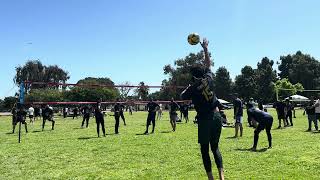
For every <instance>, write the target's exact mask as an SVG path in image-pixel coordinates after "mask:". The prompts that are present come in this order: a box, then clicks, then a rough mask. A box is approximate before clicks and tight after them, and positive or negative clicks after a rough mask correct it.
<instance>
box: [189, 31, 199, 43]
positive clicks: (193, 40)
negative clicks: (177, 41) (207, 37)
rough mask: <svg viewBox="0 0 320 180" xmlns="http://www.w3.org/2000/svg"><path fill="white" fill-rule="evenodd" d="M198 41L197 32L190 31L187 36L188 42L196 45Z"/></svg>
mask: <svg viewBox="0 0 320 180" xmlns="http://www.w3.org/2000/svg"><path fill="white" fill-rule="evenodd" d="M199 42H200V36H199V34H197V33H191V34H189V36H188V43H189V44H191V45H197V44H198V43H199Z"/></svg>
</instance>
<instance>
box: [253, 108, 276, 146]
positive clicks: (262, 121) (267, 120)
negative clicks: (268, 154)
mask: <svg viewBox="0 0 320 180" xmlns="http://www.w3.org/2000/svg"><path fill="white" fill-rule="evenodd" d="M248 108H249V114H250V117H251V118H252V121H253V124H254V125H255V126H256V123H257V122H258V123H259V125H258V126H256V129H255V131H254V141H253V147H252V148H251V150H252V151H256V150H257V144H258V140H259V133H260V132H261V131H262V130H264V129H266V133H267V136H268V142H269V148H272V136H271V127H272V123H273V118H272V116H271V115H270V114H269V113H267V112H264V111H261V110H258V109H255V108H253V107H252V106H250V105H249V107H248Z"/></svg>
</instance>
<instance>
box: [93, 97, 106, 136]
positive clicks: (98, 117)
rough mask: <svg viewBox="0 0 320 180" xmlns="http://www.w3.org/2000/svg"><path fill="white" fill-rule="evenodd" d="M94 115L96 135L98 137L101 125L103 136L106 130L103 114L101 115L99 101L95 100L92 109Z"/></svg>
mask: <svg viewBox="0 0 320 180" xmlns="http://www.w3.org/2000/svg"><path fill="white" fill-rule="evenodd" d="M94 117H95V118H96V123H97V134H98V137H100V125H101V129H102V133H103V136H104V137H106V130H105V128H104V116H103V113H102V110H101V107H100V103H99V102H97V104H96V107H95V110H94Z"/></svg>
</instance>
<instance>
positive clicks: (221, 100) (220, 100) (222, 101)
mask: <svg viewBox="0 0 320 180" xmlns="http://www.w3.org/2000/svg"><path fill="white" fill-rule="evenodd" d="M218 101H219V102H220V103H221V104H230V102H228V101H226V100H223V99H218Z"/></svg>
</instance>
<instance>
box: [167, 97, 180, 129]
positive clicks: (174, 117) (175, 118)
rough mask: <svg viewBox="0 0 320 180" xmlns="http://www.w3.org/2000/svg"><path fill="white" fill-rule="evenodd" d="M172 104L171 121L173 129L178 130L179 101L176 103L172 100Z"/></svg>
mask: <svg viewBox="0 0 320 180" xmlns="http://www.w3.org/2000/svg"><path fill="white" fill-rule="evenodd" d="M169 106H170V112H169V114H170V123H171V126H172V131H176V121H178V114H177V112H176V111H177V110H179V109H180V107H179V105H178V103H176V102H175V101H173V100H172V101H171V103H170V104H169Z"/></svg>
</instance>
